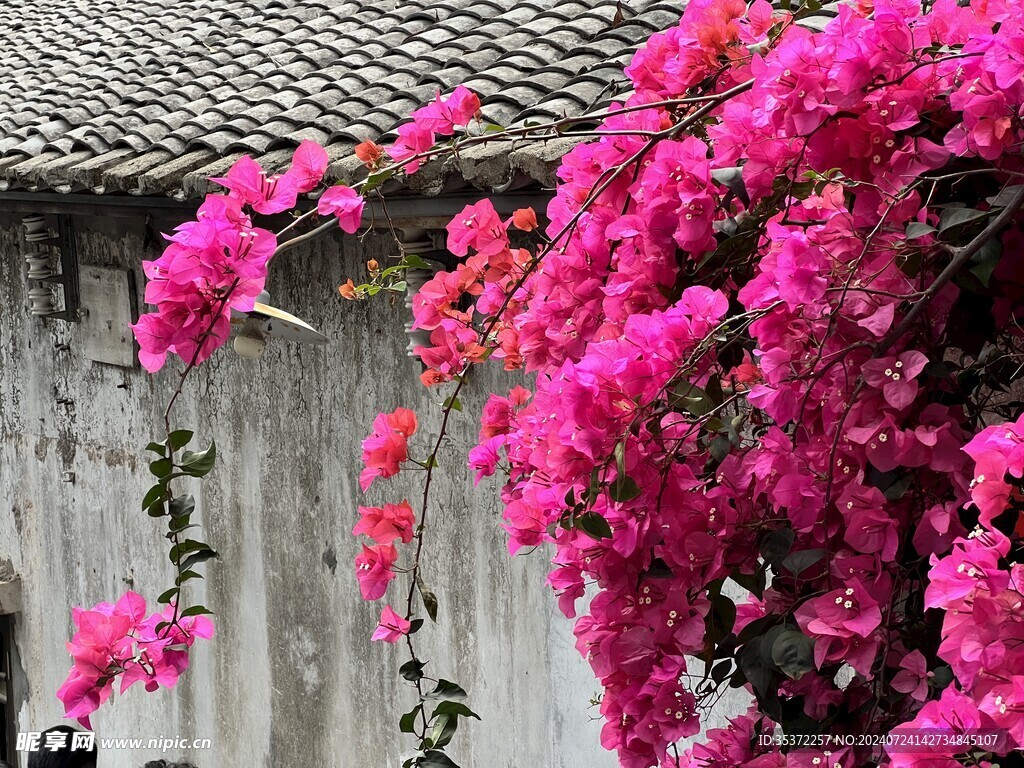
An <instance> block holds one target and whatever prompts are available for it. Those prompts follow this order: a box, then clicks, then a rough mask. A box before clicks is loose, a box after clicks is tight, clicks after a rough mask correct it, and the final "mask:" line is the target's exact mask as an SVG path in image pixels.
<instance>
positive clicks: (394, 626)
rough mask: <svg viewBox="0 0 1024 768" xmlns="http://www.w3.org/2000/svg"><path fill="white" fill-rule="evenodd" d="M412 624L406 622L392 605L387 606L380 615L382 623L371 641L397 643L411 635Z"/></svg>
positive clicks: (374, 632) (378, 625)
mask: <svg viewBox="0 0 1024 768" xmlns="http://www.w3.org/2000/svg"><path fill="white" fill-rule="evenodd" d="M411 628H412V622H409V621H406V620H405V619H404V618H402V617H401V616H399V615H398V614H397V613H395V612H394V610H392V608H391V606H390V605H385V606H384V610H383V611H381V614H380V622H379V623H378V624H377V628H376V629H375V630H374V631H373V637H371V638H370V639H371V640H383V641H384V642H385V643H397V642H398V641H399V640H401V639H402V638H403V637H404V636H405V635H408V634H409V630H410V629H411Z"/></svg>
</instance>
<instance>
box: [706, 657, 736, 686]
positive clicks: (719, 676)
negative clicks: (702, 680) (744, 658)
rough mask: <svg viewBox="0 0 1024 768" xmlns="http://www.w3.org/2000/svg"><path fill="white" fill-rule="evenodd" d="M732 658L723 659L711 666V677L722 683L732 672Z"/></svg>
mask: <svg viewBox="0 0 1024 768" xmlns="http://www.w3.org/2000/svg"><path fill="white" fill-rule="evenodd" d="M732 667H733V664H732V659H722V660H721V661H720V662H718V663H717V664H715V666H713V667H712V668H711V679H712V680H714V681H715V682H716V683H718V684H719V685H721V684H722V683H723V682H725V679H726V678H727V677H729V675H731V674H732Z"/></svg>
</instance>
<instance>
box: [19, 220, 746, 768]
mask: <svg viewBox="0 0 1024 768" xmlns="http://www.w3.org/2000/svg"><path fill="white" fill-rule="evenodd" d="M75 224H76V227H77V229H78V235H77V242H78V247H79V251H80V259H81V262H82V264H90V265H98V266H119V267H127V268H131V269H132V270H134V271H135V272H136V279H137V281H138V285H139V286H140V289H141V286H142V284H143V283H142V275H141V271H140V270H139V268H138V267H139V263H140V261H141V260H142V259H143V258H152V257H153V256H154V255H155V254H156V250H155V249H156V248H158V247H159V241H158V240H157V239H156V233H157V232H159V231H160V230H161V229H162V230H164V231H166V230H167V229H168V228H169V227H170V226H173V221H159V220H156V221H152V220H151V221H148V222H147V220H146V219H145V218H143V217H142V216H134V217H133V216H128V217H123V218H110V217H100V216H96V217H76V219H75ZM16 225H17V219H16V218H15V217H14V216H13V215H4V214H0V302H2V307H3V309H2V310H0V562H2V561H3V560H4V559H5V558H9V559H10V560H11V561H12V564H13V567H14V570H15V571H16V572H17V573H18V574H19V575H20V576H21V578H22V582H23V585H22V592H23V594H22V602H23V612H22V613H20V614H18V615H17V616H16V619H17V622H16V635H17V642H18V655H19V656H20V662H21V666H22V668H23V670H24V677H23V679H22V681H21V684H23V687H24V688H25V690H27V696H26V697H25V700H24V702H23V703H22V705H21V709H20V721H19V727H20V728H21V729H22V730H39V729H41V728H44V727H47V726H49V725H52V724H54V723H56V722H59V721H61V713H62V709H61V706H60V704H59V702H58V701H57V700H56V698H55V697H54V692H55V691H56V689H57V688H58V686H59V685H60V683H61V682H62V680H63V677H64V675H65V674H66V673H67V669H68V664H69V657H68V655H67V653H66V651H65V650H64V643H65V641H66V640H67V639H68V638H69V637H70V635H71V633H72V625H71V620H70V613H69V606H71V605H92V604H93V603H95V602H97V601H100V600H110V599H113V598H116V597H117V596H118V595H120V594H121V593H122V592H123V591H124V590H126V589H128V588H131V589H134V590H136V591H137V592H140V593H141V594H143V595H145V596H146V597H147V598H148V599H149V600H150V601H151V602H153V601H155V597H156V596H157V595H159V594H160V593H161V592H163V591H164V589H166V588H167V587H168V586H170V585H171V583H172V582H171V579H172V569H171V566H170V564H169V562H168V561H167V558H166V547H165V543H166V542H165V541H164V540H163V539H162V538H161V529H160V526H159V525H158V524H156V523H154V522H153V521H152V520H150V519H149V518H148V517H147V516H146V515H145V514H144V513H143V512H142V511H141V510H140V509H139V502H140V500H141V498H142V495H143V493H144V492H145V490H146V489H147V488H148V487H149V485H150V484H151V477H150V475H149V473H148V468H147V466H146V462H145V460H144V457H143V446H145V444H146V443H147V442H148V441H149V439H151V438H152V437H159V436H160V429H161V426H162V412H163V408H164V406H165V404H166V402H167V399H168V397H169V394H170V392H171V391H172V390H173V387H174V385H175V383H176V373H175V366H173V365H169V366H168V367H167V368H166V369H165V370H164V371H163V372H161V373H160V374H158V375H156V376H149V375H147V374H145V373H144V372H143V371H142V370H141V369H140V368H135V369H132V370H128V369H124V368H119V367H116V366H110V365H106V364H101V363H94V362H90V361H88V360H86V359H85V357H84V355H83V350H82V338H81V329H80V327H78V326H76V325H69V324H65V323H62V322H48V323H45V324H44V323H43V322H39V321H37V320H34V319H32V318H30V317H29V314H28V312H27V297H26V286H25V279H24V275H23V269H24V267H23V265H22V264H21V263H19V261H18V259H17V253H18V252H19V251H20V250H21V248H20V241H19V239H18V230H17V226H16ZM388 253H389V248H388V246H387V243H386V241H385V240H383V239H374V238H369V239H367V240H365V241H363V242H360V241H359V240H358V239H356V238H354V237H348V238H342V237H340V236H334V237H325V238H321V239H320V240H318V241H316V242H314V243H312V244H310V245H308V246H303V247H302V248H300V249H296V250H295V251H292V252H289V253H287V254H286V255H284V256H283V257H282V258H281V259H280V260H279V261H278V262H277V263H275V264H274V265H273V268H272V271H271V278H270V282H269V288H270V290H271V293H272V301H273V303H274V304H275V305H276V306H278V307H281V308H283V309H286V310H288V311H291V312H293V313H294V314H296V315H298V316H300V317H302V318H304V319H306V320H307V321H308V322H310V323H311V324H312V325H314V326H315V327H317V328H319V329H320V330H322V331H323V332H324V333H325V334H326V335H327V336H328V337H329V339H330V340H329V342H328V343H327V344H326V345H323V346H302V345H295V344H288V343H283V342H280V341H274V342H272V343H271V344H270V346H269V347H268V349H267V351H266V353H265V354H264V356H263V357H262V358H260V359H259V360H243V359H241V358H239V357H238V356H237V355H235V354H234V353H233V352H232V351H231V349H230V348H227V349H224V350H221V351H220V352H218V353H217V354H216V355H215V357H214V358H213V359H212V360H211V361H210V362H208V363H207V364H205V365H203V366H202V367H201V369H199V370H198V371H197V372H196V374H195V375H194V377H193V378H192V379H191V380H190V382H189V383H188V384H187V385H186V387H185V391H184V394H183V396H182V398H181V401H180V403H179V405H178V407H177V409H176V412H175V426H177V427H180V428H189V429H195V430H196V432H197V440H203V441H206V440H208V439H209V438H211V437H212V438H215V439H216V441H217V447H218V453H219V456H220V461H219V463H218V466H217V468H216V469H215V471H214V472H213V474H212V475H211V476H210V477H209V478H207V479H206V480H205V481H202V482H199V481H193V482H192V483H191V487H190V488H189V490H190V491H191V492H193V493H194V494H195V496H196V499H197V503H198V509H199V512H200V515H199V516H200V517H201V519H202V522H203V524H204V526H205V533H206V539H207V540H208V541H209V542H210V543H211V544H212V545H213V546H214V547H215V548H216V549H218V550H219V551H220V553H221V559H220V560H219V561H214V562H211V563H209V564H207V567H206V573H207V578H206V580H205V581H203V582H196V581H193V582H191V584H192V585H195V586H193V587H191V589H192V590H193V593H192V594H193V597H194V600H195V601H196V602H201V603H203V604H205V605H207V606H208V607H210V608H211V609H212V610H214V611H215V612H216V614H217V616H216V617H215V619H216V624H217V635H216V637H215V639H214V640H213V642H212V643H202V644H200V646H198V650H197V651H196V652H194V654H193V667H192V668H191V669H190V670H189V672H188V673H187V674H186V675H185V677H184V678H183V679H182V681H181V683H180V684H179V686H178V688H177V689H176V690H175V691H173V692H168V691H161V692H159V693H157V694H145V693H144V692H143V691H141V690H136V689H133V690H131V691H129V692H128V693H127V694H126V695H125V696H124V697H123V698H120V699H119V700H115V702H114V705H113V706H112V707H111V706H104V707H103V708H102V709H101V711H100V712H99V713H97V715H96V716H95V717H94V720H93V723H94V727H95V729H96V731H97V732H98V734H99V735H100V736H104V737H126V738H134V737H144V738H160V737H170V738H174V737H185V738H209V739H211V741H212V749H210V750H203V751H194V752H189V753H187V756H188V757H190V758H191V759H192V760H193V761H194V762H195V763H196V764H197V765H198V766H199V768H243V767H248V766H258V767H260V768H264V767H266V768H270V767H271V766H273V768H290V766H314V767H318V766H325V767H327V766H339V767H344V768H348V767H349V766H359V767H360V768H362V767H363V766H366V767H367V768H392V766H398V765H400V763H401V758H402V757H403V748H404V749H406V750H407V749H408V747H409V744H408V741H407V740H405V739H403V738H401V737H399V736H398V734H397V716H398V715H399V714H400V713H402V712H404V711H406V710H408V709H409V708H410V707H411V702H412V694H411V692H410V691H409V690H407V689H405V688H403V685H402V684H400V682H399V679H398V675H397V668H398V666H399V665H400V664H401V663H402V662H403V661H404V656H403V654H402V653H401V652H400V651H398V650H396V649H395V648H393V647H391V646H385V645H383V644H379V643H372V644H371V643H370V642H369V635H370V633H371V631H372V629H373V627H374V626H375V623H376V620H377V617H378V615H379V610H380V607H381V606H380V604H378V603H374V604H368V603H364V602H362V601H361V600H360V599H359V594H358V590H357V588H356V583H355V578H354V576H353V571H352V561H353V558H354V557H355V555H356V554H357V552H358V548H359V543H358V542H357V541H356V539H354V538H353V537H352V536H351V535H350V531H351V528H352V526H353V524H354V522H355V520H356V518H357V507H358V506H359V505H360V504H361V503H377V502H383V501H385V500H390V501H397V500H400V499H402V498H403V497H408V498H409V499H410V500H411V501H412V503H413V506H414V507H416V508H417V511H418V498H419V496H418V493H419V484H418V482H417V481H418V480H419V479H420V478H419V477H418V476H417V475H416V474H415V473H409V474H408V476H405V477H401V476H400V477H399V478H395V479H394V480H391V481H387V482H382V483H378V484H377V485H375V487H374V489H373V490H372V492H371V494H369V496H367V497H364V496H362V495H361V494H360V492H359V488H358V483H357V476H358V473H359V470H360V468H361V464H360V442H361V440H362V439H363V437H364V436H365V435H366V433H367V431H368V429H369V425H370V422H371V420H372V418H373V416H374V415H375V414H376V413H377V412H378V411H380V410H388V409H392V408H394V407H395V406H398V405H403V406H406V407H410V408H413V409H415V410H416V411H417V413H418V414H420V416H421V434H420V435H418V436H417V437H416V438H414V440H413V445H414V446H421V451H422V452H423V453H425V452H426V450H427V448H426V446H427V443H428V441H427V439H426V438H427V437H428V436H432V435H436V432H437V429H438V428H439V423H440V422H439V417H440V408H439V407H438V406H437V400H439V398H438V396H437V393H436V392H433V391H427V390H425V389H424V388H423V387H422V385H421V384H420V383H419V380H418V375H419V372H420V367H419V364H418V363H417V362H416V361H413V360H411V359H410V358H408V357H406V355H405V346H406V344H407V338H406V336H405V334H404V332H403V324H404V322H405V321H406V320H407V319H408V318H407V317H406V316H405V312H406V310H405V308H404V307H403V305H402V303H401V301H400V300H398V301H393V302H392V301H390V300H388V299H381V298H380V297H378V299H377V300H375V301H371V302H364V303H349V302H344V301H342V300H340V299H338V298H337V295H336V293H335V286H336V285H337V284H338V283H339V282H340V281H341V280H342V279H343V278H344V277H346V276H349V275H357V276H358V275H359V274H362V273H361V272H360V269H361V265H362V263H363V262H364V261H365V260H366V259H367V258H369V257H375V258H377V259H378V260H380V261H381V262H382V263H383V261H384V257H386V256H387V255H388ZM90 311H91V312H93V311H98V312H103V311H105V310H104V309H103V308H90ZM515 383H517V380H515V379H513V378H512V377H510V376H509V375H507V374H504V373H502V372H501V371H500V370H499V368H498V366H491V367H489V368H488V369H485V370H483V371H480V372H479V375H476V377H475V380H474V381H473V382H472V384H471V385H470V386H469V387H468V391H467V392H466V394H465V396H464V397H463V398H462V400H463V403H464V405H465V413H464V415H457V416H458V418H456V419H455V422H454V426H453V429H452V432H451V440H450V441H449V443H448V445H447V447H446V449H445V451H444V453H443V455H442V461H441V468H440V470H439V474H438V480H437V483H436V486H435V489H436V490H435V492H434V494H433V502H432V509H431V512H430V515H431V519H430V523H429V527H430V530H429V533H428V538H427V544H426V554H425V559H424V562H425V563H426V566H425V570H424V577H425V579H426V581H427V582H428V584H429V586H430V587H431V588H433V589H434V591H435V592H436V593H437V594H438V596H439V599H440V612H439V623H438V626H437V627H433V626H428V627H426V628H425V630H424V631H423V632H422V634H421V635H420V636H419V637H420V638H422V639H421V641H420V642H421V643H422V645H423V647H424V651H423V656H424V657H425V658H426V659H429V661H430V667H429V670H430V671H432V672H433V674H434V675H437V676H443V677H448V678H450V679H455V680H457V681H458V682H460V683H461V684H462V685H464V686H465V687H466V688H468V690H469V692H470V702H469V703H470V705H471V706H472V707H473V708H474V709H475V710H476V711H477V712H479V713H480V715H481V716H482V718H483V720H482V722H479V723H477V722H476V721H473V722H472V724H470V725H469V726H468V727H466V728H465V729H464V732H463V733H462V734H461V735H460V736H459V737H458V739H457V741H456V746H455V748H454V750H453V755H454V756H455V757H457V758H458V760H459V762H460V764H461V765H463V766H464V768H485V767H486V768H504V767H508V768H525V767H527V766H536V768H544V767H549V768H604V767H606V766H607V767H610V766H613V765H614V764H615V761H614V759H613V757H612V756H611V755H609V754H608V753H605V752H604V751H603V750H601V749H600V747H599V733H600V722H599V719H598V712H597V709H596V708H595V707H593V706H591V705H590V699H591V698H592V697H594V696H596V694H597V692H598V689H599V687H598V685H597V683H596V681H595V680H594V679H593V676H592V674H591V672H590V670H589V668H588V667H587V665H586V664H585V662H584V661H583V660H582V659H581V658H580V657H579V656H578V654H577V652H576V651H575V649H574V647H573V637H572V633H571V625H570V624H569V623H568V622H567V621H566V620H565V619H564V618H562V617H561V615H560V614H559V613H558V612H557V610H556V608H555V604H554V601H553V600H552V599H551V596H550V591H549V590H548V589H547V588H546V587H545V585H544V579H545V575H546V573H547V565H548V563H547V556H546V554H545V553H544V552H542V551H538V552H534V553H532V554H530V555H527V556H525V557H516V558H509V557H508V555H507V550H506V537H505V534H504V532H503V531H502V530H501V529H500V527H499V522H500V508H499V505H498V503H497V485H496V484H488V483H487V481H485V483H484V484H483V485H481V487H480V488H479V489H477V490H476V491H474V489H473V487H472V482H471V475H470V473H469V472H468V470H467V469H466V468H465V458H464V457H465V453H466V451H467V450H468V447H469V446H471V445H472V444H474V442H475V435H476V430H477V422H476V416H475V414H477V413H479V408H480V406H481V405H482V402H483V397H484V396H485V394H486V393H487V392H488V391H501V390H507V389H508V388H509V387H510V386H512V385H514V384H515ZM67 473H73V479H74V481H73V482H66V481H68V480H70V479H71V475H69V474H67ZM399 583H401V582H399ZM395 586H396V585H393V586H392V591H391V592H390V594H392V595H398V594H400V592H399V591H398V590H397V589H396V588H395ZM403 589H404V587H403ZM19 690H20V689H19ZM730 709H733V711H734V708H733V707H731V706H729V705H726V706H725V707H724V708H723V714H724V713H725V712H727V711H728V710H730ZM160 756H163V757H178V756H180V755H179V754H176V753H172V754H167V755H159V754H154V753H153V752H152V751H151V750H145V749H143V750H130V749H125V750H120V751H116V752H109V753H108V754H106V755H104V756H103V757H102V759H101V762H100V767H101V768H136V767H137V766H141V764H142V763H143V762H145V761H146V760H148V759H153V758H155V757H160Z"/></svg>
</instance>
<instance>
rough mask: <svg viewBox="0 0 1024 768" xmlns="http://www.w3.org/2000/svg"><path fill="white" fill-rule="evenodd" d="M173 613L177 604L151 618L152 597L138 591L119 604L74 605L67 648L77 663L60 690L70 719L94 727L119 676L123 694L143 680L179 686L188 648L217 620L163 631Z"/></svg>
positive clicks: (196, 620)
mask: <svg viewBox="0 0 1024 768" xmlns="http://www.w3.org/2000/svg"><path fill="white" fill-rule="evenodd" d="M173 612H174V606H173V605H168V606H166V607H165V608H164V609H163V610H162V611H160V612H158V613H154V614H153V615H151V616H149V617H147V616H146V601H145V600H144V599H143V598H142V597H141V596H140V595H137V594H136V593H134V592H127V593H125V594H124V595H123V596H122V597H121V599H119V600H118V601H117V603H116V604H115V605H111V604H110V603H99V604H98V605H95V606H94V607H93V608H92V609H91V610H83V609H81V608H75V609H73V611H72V619H73V621H74V623H75V626H76V628H77V632H76V633H75V635H74V637H73V638H72V639H71V642H69V643H68V644H67V647H68V650H69V651H70V652H71V658H72V661H73V663H74V666H73V667H72V669H71V671H70V673H69V674H68V677H67V679H66V680H65V681H64V684H63V685H62V686H61V687H60V689H59V690H58V691H57V698H59V699H60V700H61V702H62V703H63V704H64V714H65V717H69V718H76V719H77V720H78V721H79V722H80V723H81V724H82V725H83V726H85V727H86V728H90V727H91V726H90V723H89V715H91V714H92V713H93V712H95V711H96V710H97V709H98V708H99V706H100V705H101V704H102V703H103V702H105V701H107V699H109V698H110V695H111V693H113V684H114V681H115V680H116V679H117V678H118V677H120V678H121V685H120V692H121V693H124V692H125V691H126V690H127V689H128V688H130V687H131V686H132V685H134V684H135V683H137V682H142V683H143V684H144V686H145V688H146V690H147V691H155V690H157V689H158V688H160V687H165V688H170V687H173V686H174V685H175V684H176V683H177V681H178V678H179V677H180V675H181V673H182V672H184V671H185V670H186V669H187V668H188V664H189V656H188V651H189V648H191V646H192V645H193V643H194V642H195V640H196V638H205V639H209V638H210V637H212V636H213V623H212V622H211V621H210V620H209V618H207V617H206V616H186V617H179V619H178V622H177V624H176V625H174V626H169V627H166V628H165V629H163V630H162V631H161V632H157V631H156V627H157V625H158V624H161V623H165V624H166V623H168V622H170V621H171V618H172V617H173Z"/></svg>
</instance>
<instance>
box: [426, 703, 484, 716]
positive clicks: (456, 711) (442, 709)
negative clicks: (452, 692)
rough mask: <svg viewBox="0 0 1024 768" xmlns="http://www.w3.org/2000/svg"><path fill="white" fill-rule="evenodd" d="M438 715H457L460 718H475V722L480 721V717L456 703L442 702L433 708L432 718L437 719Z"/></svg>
mask: <svg viewBox="0 0 1024 768" xmlns="http://www.w3.org/2000/svg"><path fill="white" fill-rule="evenodd" d="M438 715H459V716H461V717H475V718H476V719H477V720H479V719H480V715H478V714H477V713H476V712H474V711H473V710H472V709H470V708H469V707H467V706H466V705H465V704H463V703H461V702H458V701H442V702H441V703H440V704H438V705H437V706H436V707H434V714H433V715H432V717H437V716H438Z"/></svg>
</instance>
